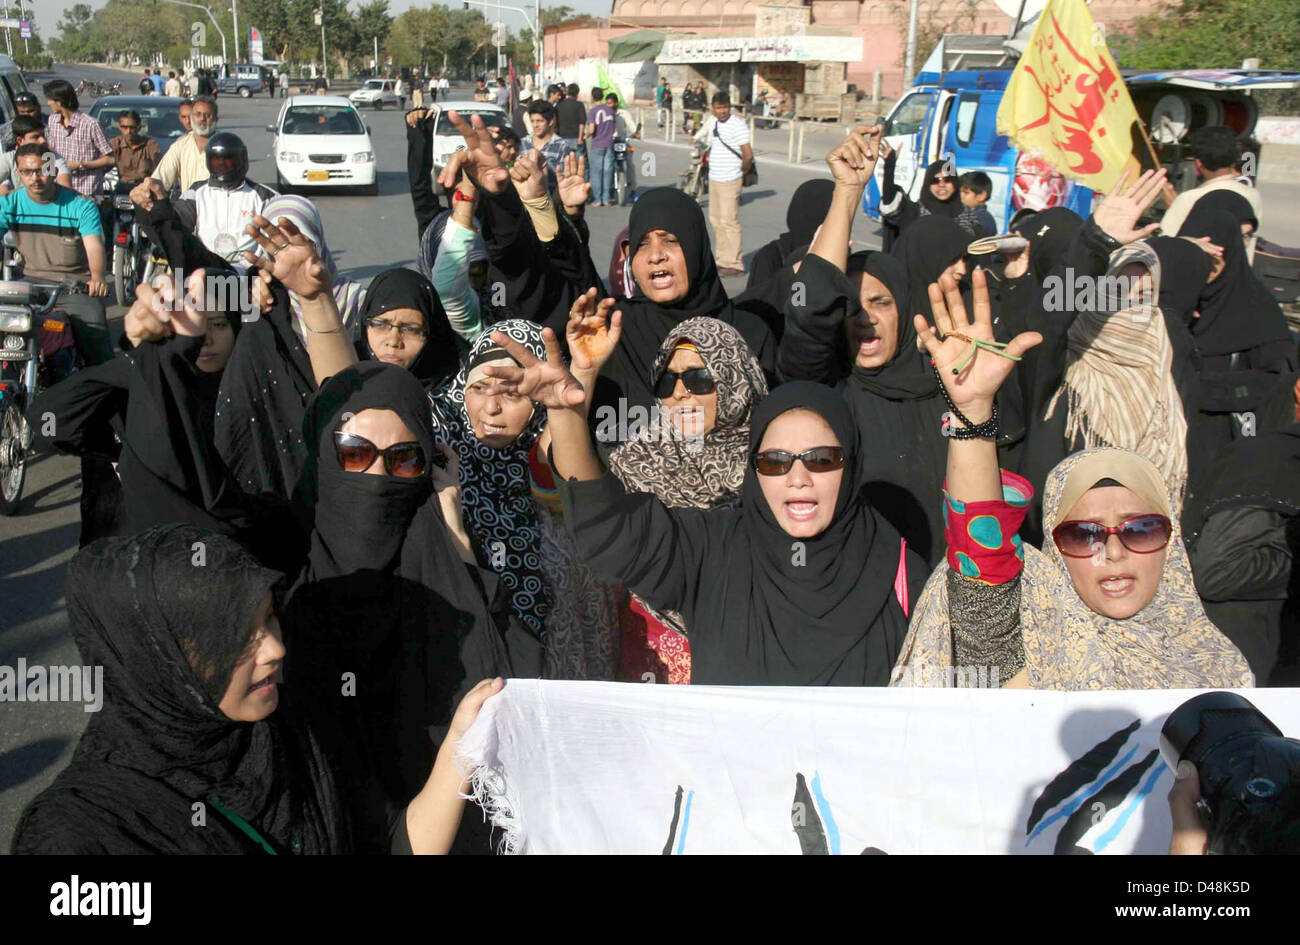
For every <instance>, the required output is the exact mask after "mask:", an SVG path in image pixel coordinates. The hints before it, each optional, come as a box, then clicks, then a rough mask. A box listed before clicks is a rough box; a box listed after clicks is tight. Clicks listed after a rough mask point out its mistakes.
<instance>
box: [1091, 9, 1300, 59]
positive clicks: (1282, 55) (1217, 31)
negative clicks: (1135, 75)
mask: <svg viewBox="0 0 1300 945" xmlns="http://www.w3.org/2000/svg"><path fill="white" fill-rule="evenodd" d="M1110 45H1111V51H1112V52H1113V53H1114V54H1115V59H1116V61H1118V62H1119V64H1120V65H1121V66H1124V67H1125V68H1131V69H1192V68H1195V69H1225V68H1237V67H1239V66H1240V65H1241V63H1242V60H1244V59H1249V58H1256V59H1259V61H1260V66H1261V67H1262V68H1265V69H1288V70H1289V69H1294V68H1295V64H1296V50H1297V49H1300V17H1297V16H1296V3H1295V0H1179V2H1178V3H1176V4H1175V5H1173V6H1171V7H1169V8H1167V9H1165V10H1162V11H1160V12H1159V13H1152V14H1148V15H1146V16H1143V17H1139V18H1138V19H1137V20H1135V21H1134V22H1133V25H1132V27H1131V28H1130V29H1129V30H1128V31H1127V32H1125V33H1123V34H1119V35H1112V36H1111V38H1110Z"/></svg>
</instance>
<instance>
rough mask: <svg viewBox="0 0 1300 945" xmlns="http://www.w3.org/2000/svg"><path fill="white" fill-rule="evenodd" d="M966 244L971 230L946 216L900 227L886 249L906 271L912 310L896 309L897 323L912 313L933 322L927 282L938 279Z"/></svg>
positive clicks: (909, 317) (968, 242)
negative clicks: (904, 227) (905, 227)
mask: <svg viewBox="0 0 1300 945" xmlns="http://www.w3.org/2000/svg"><path fill="white" fill-rule="evenodd" d="M969 244H970V234H969V233H967V232H966V231H965V230H963V229H962V228H961V227H959V226H958V225H957V224H956V223H955V222H954V221H953V220H951V219H949V218H948V217H942V216H926V217H921V219H919V220H917V221H916V222H915V223H913V224H912V225H911V226H909V227H908V228H907V229H905V230H903V232H902V234H901V235H900V236H899V237H898V240H897V242H895V243H894V246H893V248H892V249H890V251H889V255H891V256H893V257H894V259H896V260H897V261H898V262H899V263H901V264H902V266H903V269H904V271H905V272H906V273H907V287H908V292H907V294H908V297H909V298H910V301H911V310H910V311H907V310H903V309H900V310H899V322H900V324H901V323H902V322H904V321H907V322H910V321H911V316H912V315H915V314H921V315H924V316H925V318H926V321H928V322H930V323H932V324H933V322H934V313H933V312H932V311H931V310H930V288H929V287H930V283H932V282H937V281H938V280H939V276H940V275H942V274H943V271H944V270H945V269H947V268H948V267H949V266H951V265H952V264H953V263H955V262H956V261H957V260H958V259H960V258H961V257H962V256H964V255H965V254H966V247H967V245H969ZM895 298H897V296H895Z"/></svg>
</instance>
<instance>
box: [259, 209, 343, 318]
mask: <svg viewBox="0 0 1300 945" xmlns="http://www.w3.org/2000/svg"><path fill="white" fill-rule="evenodd" d="M244 231H245V232H246V233H248V235H249V236H251V237H252V238H253V239H254V240H256V242H257V245H258V246H260V247H262V249H263V250H264V251H265V255H262V256H255V255H254V254H252V253H244V258H245V259H246V260H248V262H250V263H251V264H253V265H254V266H256V267H257V268H258V269H260V270H261V271H262V272H266V273H270V275H271V278H273V279H275V280H276V281H277V282H279V283H280V284H281V285H283V286H284V287H285V288H286V289H288V290H289V291H290V292H293V293H295V294H297V295H299V296H302V297H303V298H315V297H316V295H318V294H319V293H321V292H323V291H325V290H326V289H328V288H329V287H330V276H329V270H328V269H326V268H325V264H324V263H323V262H321V259H320V257H319V256H318V255H316V244H314V243H313V242H312V241H311V240H309V239H307V237H306V236H304V235H303V233H302V231H301V230H299V229H298V227H296V226H295V225H294V224H293V221H291V220H289V219H288V218H287V217H280V220H279V223H272V222H271V221H270V220H268V219H267V218H266V217H263V216H256V217H253V222H252V223H250V224H249V225H248V226H246V227H245V228H244Z"/></svg>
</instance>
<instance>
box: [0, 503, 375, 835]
mask: <svg viewBox="0 0 1300 945" xmlns="http://www.w3.org/2000/svg"><path fill="white" fill-rule="evenodd" d="M200 554H201V555H202V556H203V560H202V565H201V566H198V565H197V564H196V556H197V555H200ZM280 577H281V575H280V574H279V573H278V572H275V571H270V570H267V569H265V568H262V567H261V566H260V565H258V564H257V562H256V561H255V560H254V559H253V558H252V557H251V556H250V555H249V554H248V553H247V552H245V551H244V550H243V549H242V548H241V547H240V546H239V545H238V544H236V543H235V542H234V541H232V540H231V539H229V538H227V537H225V536H223V535H219V534H217V533H215V532H211V531H207V530H205V529H200V528H196V527H194V526H191V525H168V526H159V527H157V528H152V529H150V530H148V531H146V532H144V533H143V534H141V535H137V536H134V537H131V538H107V539H102V540H100V541H98V542H95V543H94V544H92V545H90V546H88V547H87V548H85V549H84V550H82V551H81V552H80V553H79V554H78V555H77V557H76V558H74V559H73V561H72V565H71V568H70V569H69V572H68V613H69V617H70V618H71V623H72V631H73V635H74V637H75V638H76V641H77V647H78V649H79V650H80V652H81V657H82V660H83V661H84V663H85V664H86V665H87V666H95V667H103V672H104V677H103V678H104V690H105V692H104V705H103V708H102V710H101V711H99V712H98V713H96V714H95V715H94V716H93V717H92V718H91V721H90V724H89V725H88V726H87V727H86V730H85V732H84V733H83V734H82V737H81V741H80V743H79V744H78V746H77V751H76V754H75V755H74V756H73V760H72V763H71V764H70V765H69V766H68V767H67V769H65V770H64V771H63V772H62V773H61V774H60V775H59V776H58V778H56V779H55V781H54V783H53V784H52V785H51V786H50V787H49V788H48V789H46V790H45V791H44V792H42V793H41V794H40V795H39V796H38V797H37V798H36V799H35V800H34V801H33V802H32V804H31V805H30V806H29V807H28V809H27V811H26V813H25V814H24V815H23V818H22V820H21V821H20V823H19V825H18V830H17V832H16V834H15V839H14V851H15V852H17V853H91V852H93V853H259V852H264V849H265V848H264V847H262V846H261V844H259V843H258V842H257V841H256V840H253V839H251V838H250V837H249V836H247V835H246V833H245V832H243V831H242V830H241V828H240V827H238V826H237V823H236V821H235V820H234V819H232V818H230V817H228V816H227V815H226V814H225V813H223V812H222V811H221V810H220V808H225V809H226V810H228V811H231V812H233V814H235V815H237V817H239V818H242V819H243V820H244V821H245V822H247V823H248V824H249V825H251V826H252V828H253V829H254V830H255V831H257V832H258V833H259V834H260V835H261V836H262V837H263V838H264V839H265V841H266V842H267V843H268V844H270V845H271V847H273V848H274V849H275V851H276V852H279V853H291V852H292V853H344V852H349V845H350V844H349V838H348V829H347V818H346V816H345V814H344V813H343V811H342V810H341V808H340V807H339V803H340V798H339V792H338V791H337V789H336V787H335V783H334V778H333V776H332V774H331V770H330V765H329V764H328V762H327V761H326V759H325V757H324V754H323V753H322V751H321V750H320V747H319V745H318V743H317V741H316V739H315V737H314V736H313V735H312V733H311V732H310V731H309V730H308V729H307V728H306V727H305V726H303V725H301V724H300V723H299V722H298V721H296V720H295V718H294V715H293V713H292V712H291V711H290V710H289V708H288V707H287V706H285V705H281V706H280V707H279V708H277V709H276V711H275V712H273V713H272V714H271V715H270V716H268V717H267V718H266V719H263V720H262V721H260V722H251V723H249V722H235V721H232V720H231V719H230V718H228V717H227V716H226V715H225V714H224V713H223V712H222V711H221V710H220V709H219V708H218V703H219V702H220V701H221V699H222V696H223V695H224V693H225V690H226V687H227V685H228V684H229V681H230V678H231V674H232V673H233V671H234V669H235V666H236V664H237V663H238V662H239V661H240V659H241V657H245V656H246V655H247V654H248V650H249V647H250V645H251V644H252V643H253V639H252V631H253V629H254V628H253V624H254V618H255V616H256V614H257V610H258V607H259V605H260V603H261V601H262V599H263V597H264V595H265V594H266V592H267V591H268V590H270V589H272V587H273V586H274V585H275V584H276V583H277V581H279V579H280ZM196 802H201V803H203V804H205V805H206V812H205V813H206V817H207V822H206V825H205V826H203V827H195V826H194V824H193V820H192V818H193V817H194V809H193V808H192V806H191V805H192V804H194V803H196Z"/></svg>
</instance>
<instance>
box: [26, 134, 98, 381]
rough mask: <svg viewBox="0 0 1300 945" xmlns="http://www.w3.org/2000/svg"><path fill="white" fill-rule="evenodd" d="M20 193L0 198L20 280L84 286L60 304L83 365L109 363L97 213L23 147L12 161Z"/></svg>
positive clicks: (49, 161)
mask: <svg viewBox="0 0 1300 945" xmlns="http://www.w3.org/2000/svg"><path fill="white" fill-rule="evenodd" d="M15 160H16V163H17V168H18V176H19V179H21V180H22V181H23V183H24V187H23V189H22V190H19V191H17V192H16V193H12V194H9V195H8V196H5V197H0V235H3V234H4V233H7V232H10V231H12V232H13V234H14V236H15V237H16V239H17V242H18V251H19V252H21V253H22V254H23V260H24V269H23V275H25V276H29V277H32V278H37V279H50V280H54V281H59V280H63V279H76V280H77V281H79V282H85V283H86V284H87V294H86V295H77V294H68V295H65V296H64V297H63V299H62V300H61V301H60V305H61V307H62V308H63V309H64V311H66V312H67V313H68V316H69V317H70V318H71V320H72V332H73V335H74V336H75V337H76V339H77V347H78V348H79V349H80V351H81V356H82V358H83V359H84V360H85V362H86V363H87V364H100V363H102V362H104V361H107V360H108V359H109V358H111V357H113V348H112V345H111V344H110V343H109V339H108V322H107V320H106V318H105V313H104V302H103V297H104V296H105V295H107V294H108V286H107V285H106V284H105V282H104V241H103V238H102V237H101V235H100V224H99V208H98V207H96V206H95V202H94V201H93V200H89V199H87V198H86V197H82V196H81V195H79V194H78V193H77V192H76V191H74V190H71V189H70V188H67V187H63V186H60V185H59V183H58V181H56V180H55V179H54V174H53V170H54V156H53V152H52V151H49V150H48V149H47V148H45V147H43V146H41V145H38V144H24V145H23V146H22V147H20V148H19V149H18V151H17V156H16V158H15Z"/></svg>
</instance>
